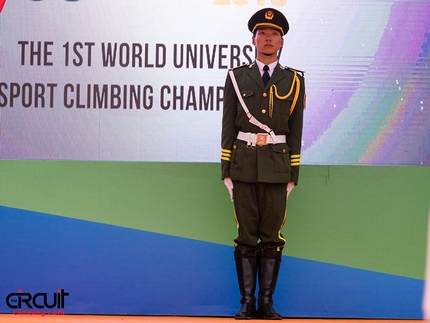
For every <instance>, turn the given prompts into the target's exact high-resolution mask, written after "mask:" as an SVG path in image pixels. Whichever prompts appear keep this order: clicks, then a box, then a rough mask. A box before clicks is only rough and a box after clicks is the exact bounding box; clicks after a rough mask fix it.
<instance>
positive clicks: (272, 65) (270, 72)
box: [255, 59, 278, 76]
mask: <svg viewBox="0 0 430 323" xmlns="http://www.w3.org/2000/svg"><path fill="white" fill-rule="evenodd" d="M255 63H256V64H257V66H258V70H259V71H260V74H261V75H263V73H264V71H263V67H264V66H265V65H266V64H264V63H262V62H260V61H259V60H258V59H256V60H255ZM277 65H278V61H275V62H273V63H270V64H268V65H267V66H269V75H270V76H272V74H273V71H274V70H275V67H276V66H277Z"/></svg>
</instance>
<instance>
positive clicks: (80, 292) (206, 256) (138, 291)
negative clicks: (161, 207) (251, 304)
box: [0, 207, 423, 319]
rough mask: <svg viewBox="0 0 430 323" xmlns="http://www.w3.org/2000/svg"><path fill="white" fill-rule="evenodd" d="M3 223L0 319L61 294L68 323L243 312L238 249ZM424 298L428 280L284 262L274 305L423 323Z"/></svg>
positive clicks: (4, 218)
mask: <svg viewBox="0 0 430 323" xmlns="http://www.w3.org/2000/svg"><path fill="white" fill-rule="evenodd" d="M122 216H125V215H122ZM0 223H1V226H0V259H1V263H0V275H1V277H2V282H1V285H0V312H1V313H11V312H12V311H13V310H12V309H10V308H9V307H8V306H7V305H6V302H5V299H6V297H7V295H8V294H9V293H12V292H16V291H17V290H18V289H21V290H22V292H28V293H30V294H35V293H39V292H46V293H48V298H49V297H53V293H55V292H56V291H57V290H58V289H64V290H65V291H66V292H68V293H69V294H70V295H69V296H67V297H66V298H65V306H64V311H65V313H68V314H126V315H127V314H130V315H191V316H193V315H196V316H231V315H233V314H234V313H235V311H236V310H237V309H238V305H239V298H240V296H239V291H238V288H237V283H236V276H235V275H236V274H235V268H234V260H233V248H232V247H228V246H224V245H218V244H214V243H208V242H204V241H196V240H191V239H185V238H178V237H174V236H168V235H163V234H157V233H152V232H146V231H140V230H135V229H129V228H122V227H117V226H112V225H106V224H100V223H93V222H88V221H82V220H76V219H70V218H66V217H59V216H54V215H48V214H43V213H37V212H31V211H25V210H19V209H13V208H7V207H0ZM184 225H186V224H184ZM422 292H423V281H422V280H417V279H411V278H406V277H400V276H394V275H388V274H384V273H376V272H371V271H366V270H360V269H356V268H348V267H343V266H338V265H333V264H326V263H320V262H316V261H310V260H305V259H299V258H292V257H285V256H284V257H283V262H282V267H281V273H280V277H279V281H278V286H277V290H276V293H275V296H274V299H275V307H276V309H277V310H278V311H279V312H281V314H283V315H284V316H291V317H331V318H399V319H406V318H408V319H419V318H421V317H422V314H421V297H422ZM49 301H50V299H49ZM23 309H26V305H23Z"/></svg>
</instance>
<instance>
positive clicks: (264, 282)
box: [258, 249, 282, 320]
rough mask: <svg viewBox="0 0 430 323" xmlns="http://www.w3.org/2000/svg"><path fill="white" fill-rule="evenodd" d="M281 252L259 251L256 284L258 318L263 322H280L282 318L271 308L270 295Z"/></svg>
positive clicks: (272, 290)
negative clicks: (257, 290)
mask: <svg viewBox="0 0 430 323" xmlns="http://www.w3.org/2000/svg"><path fill="white" fill-rule="evenodd" d="M281 260H282V251H277V250H276V249H262V250H260V259H259V269H258V270H259V271H258V284H259V287H260V290H259V292H258V318H260V319H265V320H282V316H281V315H280V314H279V313H278V312H276V311H275V309H274V308H273V299H272V295H273V293H274V292H275V287H276V281H277V279H278V273H279V268H280V266H281Z"/></svg>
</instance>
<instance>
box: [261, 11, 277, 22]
mask: <svg viewBox="0 0 430 323" xmlns="http://www.w3.org/2000/svg"><path fill="white" fill-rule="evenodd" d="M274 16H275V15H274V14H273V11H271V10H269V11H267V12H266V14H265V15H264V18H266V19H267V20H272V19H273V17H274Z"/></svg>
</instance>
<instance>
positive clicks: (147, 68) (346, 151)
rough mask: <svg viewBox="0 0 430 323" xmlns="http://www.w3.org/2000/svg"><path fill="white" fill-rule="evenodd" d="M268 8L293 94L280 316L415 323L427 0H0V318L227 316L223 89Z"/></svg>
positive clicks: (228, 210)
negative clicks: (297, 75) (296, 173)
mask: <svg viewBox="0 0 430 323" xmlns="http://www.w3.org/2000/svg"><path fill="white" fill-rule="evenodd" d="M269 6H270V7H274V8H276V9H278V10H281V11H282V12H283V13H284V14H285V15H286V16H287V18H288V20H289V22H290V26H291V30H290V32H289V33H288V34H287V35H286V36H285V47H284V49H283V53H282V57H281V64H283V65H287V66H291V67H293V68H297V69H300V70H305V71H306V73H305V77H306V89H307V91H306V92H307V98H308V99H307V109H306V113H305V131H304V136H303V151H302V163H303V164H304V165H303V166H302V170H301V178H300V182H299V186H298V187H297V188H296V189H295V190H294V191H293V193H292V195H291V199H290V201H289V203H288V216H287V222H286V225H285V227H284V229H283V233H284V235H285V236H286V238H287V247H286V248H285V249H284V257H283V263H282V269H281V273H280V278H279V284H278V288H277V291H276V294H275V301H276V304H277V309H278V310H279V311H280V312H281V313H282V314H283V315H285V316H292V317H357V318H421V296H422V288H423V276H424V263H425V244H426V241H425V240H426V228H427V216H428V207H429V200H430V184H429V183H430V167H425V166H429V165H430V107H429V102H430V92H429V90H428V89H429V88H430V74H429V72H428V71H429V70H428V66H429V49H430V36H429V34H430V1H416V2H411V1H395V0H393V1H390V0H381V1H358V0H357V1H336V0H333V1H311V0H303V1H299V0H187V1H174V0H164V1H146V0H145V1H143V0H142V1H137V0H124V1H113V0H91V1H88V0H78V1H66V0H43V1H31V0H7V1H4V0H1V1H0V12H1V13H0V37H1V43H0V259H1V261H0V312H3V313H16V314H64V313H65V314H68V313H69V314H72V313H75V314H131V315H150V314H156V315H218V316H219V315H221V316H230V315H233V314H234V313H235V311H236V310H237V308H238V302H239V292H238V289H237V283H236V279H235V269H234V261H233V247H232V239H233V238H234V237H235V233H236V232H235V224H234V219H233V206H232V204H231V202H230V201H229V199H228V196H227V195H228V194H227V192H226V190H225V188H224V186H223V183H222V181H221V180H220V165H219V159H220V125H221V116H222V97H223V85H224V81H225V77H226V75H227V70H228V68H229V67H232V66H237V65H241V64H243V63H250V62H252V61H253V59H254V57H255V49H254V48H253V47H252V46H251V34H250V32H249V31H248V30H247V27H246V26H247V21H248V19H249V17H250V16H251V15H252V13H254V12H255V11H256V10H258V9H261V8H263V7H269Z"/></svg>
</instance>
